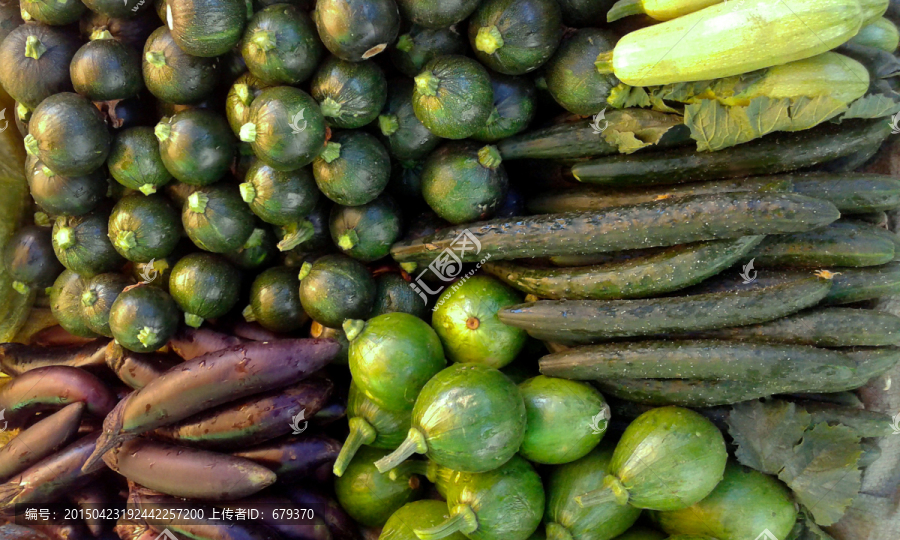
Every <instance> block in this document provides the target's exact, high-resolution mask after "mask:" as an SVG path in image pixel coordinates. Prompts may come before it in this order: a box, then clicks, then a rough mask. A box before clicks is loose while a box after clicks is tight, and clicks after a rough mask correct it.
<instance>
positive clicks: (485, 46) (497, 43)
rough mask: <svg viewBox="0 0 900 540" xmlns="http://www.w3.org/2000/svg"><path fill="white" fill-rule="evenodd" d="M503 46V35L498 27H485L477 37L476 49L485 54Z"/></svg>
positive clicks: (480, 29)
mask: <svg viewBox="0 0 900 540" xmlns="http://www.w3.org/2000/svg"><path fill="white" fill-rule="evenodd" d="M502 46H503V35H502V34H501V33H500V30H499V29H498V28H497V27H496V26H493V25H491V26H483V27H481V28H479V29H478V34H477V35H476V36H475V48H476V49H478V50H479V51H481V52H483V53H485V54H494V52H495V51H496V50H497V49H499V48H500V47H502Z"/></svg>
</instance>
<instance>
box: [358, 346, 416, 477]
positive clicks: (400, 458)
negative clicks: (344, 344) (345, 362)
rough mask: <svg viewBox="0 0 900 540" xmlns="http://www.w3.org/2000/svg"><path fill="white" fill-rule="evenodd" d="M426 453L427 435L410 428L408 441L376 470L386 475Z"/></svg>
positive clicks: (376, 466)
mask: <svg viewBox="0 0 900 540" xmlns="http://www.w3.org/2000/svg"><path fill="white" fill-rule="evenodd" d="M345 331H346V330H345ZM347 337H348V338H349V337H350V336H349V335H348V336H347ZM426 452H428V444H427V443H426V442H425V435H424V434H423V433H422V432H421V431H419V430H418V428H414V427H413V428H409V433H408V434H407V435H406V440H404V441H403V442H402V443H400V446H398V447H397V449H396V450H394V451H393V452H391V453H390V454H388V455H386V456H384V457H383V458H381V459H379V460H378V461H376V462H375V468H376V469H378V472H380V473H385V472H387V471H389V470H391V469H393V468H394V467H396V466H397V465H400V464H401V463H403V462H404V461H406V460H407V459H408V458H409V457H411V456H412V455H413V454H424V453H426Z"/></svg>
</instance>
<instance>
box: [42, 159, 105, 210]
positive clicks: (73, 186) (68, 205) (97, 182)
mask: <svg viewBox="0 0 900 540" xmlns="http://www.w3.org/2000/svg"><path fill="white" fill-rule="evenodd" d="M25 178H26V180H28V187H29V188H30V189H31V196H32V197H33V198H34V202H36V203H37V204H38V206H40V207H41V208H43V209H44V211H46V212H47V213H49V214H52V215H61V216H80V215H82V214H86V213H88V212H90V211H91V210H93V209H94V208H96V207H97V205H98V204H100V201H102V200H103V199H104V197H106V190H107V189H108V187H109V184H108V183H107V181H106V175H105V174H103V170H102V169H97V170H96V171H94V172H92V173H90V174H85V175H81V176H63V175H61V174H56V173H54V172H53V171H51V170H50V169H49V168H48V167H47V166H46V165H44V164H43V163H42V162H41V160H39V159H37V158H36V157H34V156H28V159H27V160H26V161H25Z"/></svg>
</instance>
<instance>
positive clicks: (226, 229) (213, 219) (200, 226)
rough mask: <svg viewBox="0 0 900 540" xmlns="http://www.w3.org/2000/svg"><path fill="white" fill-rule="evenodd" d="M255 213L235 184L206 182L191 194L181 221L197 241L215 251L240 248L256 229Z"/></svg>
mask: <svg viewBox="0 0 900 540" xmlns="http://www.w3.org/2000/svg"><path fill="white" fill-rule="evenodd" d="M254 222H255V217H254V216H253V213H252V212H250V209H249V208H248V207H247V205H246V204H245V203H244V201H243V200H241V195H240V193H238V189H237V187H235V186H234V185H232V184H216V185H212V186H203V187H200V188H197V190H196V191H194V192H193V193H191V194H190V196H188V198H187V200H185V202H184V206H183V207H182V209H181V224H182V225H183V226H184V230H185V232H186V233H187V235H188V238H190V239H191V241H192V242H194V244H196V245H197V247H199V248H200V249H204V250H206V251H211V252H213V253H227V252H229V251H235V250H237V249H240V248H241V246H243V245H244V243H245V242H246V241H247V240H248V239H249V238H250V234H252V233H253V229H254Z"/></svg>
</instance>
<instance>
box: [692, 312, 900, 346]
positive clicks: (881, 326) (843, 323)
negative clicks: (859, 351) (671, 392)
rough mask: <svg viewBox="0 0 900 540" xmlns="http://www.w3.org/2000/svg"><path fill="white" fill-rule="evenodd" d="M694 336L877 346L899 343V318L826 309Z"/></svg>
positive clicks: (772, 341)
mask: <svg viewBox="0 0 900 540" xmlns="http://www.w3.org/2000/svg"><path fill="white" fill-rule="evenodd" d="M696 336H697V337H703V338H713V339H731V340H735V341H748V342H766V343H791V344H795V345H814V346H817V347H879V346H884V345H894V344H896V343H897V342H898V341H900V317H897V316H896V315H891V314H890V313H886V312H882V311H875V310H872V309H850V308H839V307H826V308H817V309H813V310H809V311H802V312H800V313H797V314H795V315H791V316H788V317H784V318H782V319H778V320H774V321H770V322H767V323H762V324H755V325H750V326H740V327H736V328H722V329H719V330H708V331H706V332H700V333H699V334H696Z"/></svg>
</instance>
